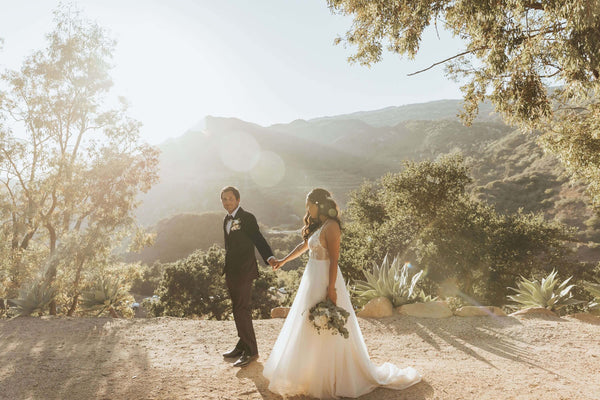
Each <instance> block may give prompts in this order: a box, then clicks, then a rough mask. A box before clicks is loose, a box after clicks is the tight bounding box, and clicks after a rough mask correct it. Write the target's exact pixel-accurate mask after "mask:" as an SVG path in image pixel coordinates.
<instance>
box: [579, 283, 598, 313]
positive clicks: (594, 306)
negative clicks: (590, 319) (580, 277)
mask: <svg viewBox="0 0 600 400" xmlns="http://www.w3.org/2000/svg"><path fill="white" fill-rule="evenodd" d="M583 287H584V289H585V290H587V291H588V292H589V293H590V294H591V295H592V296H594V301H592V302H590V303H589V304H588V308H589V309H590V310H591V311H594V312H600V284H598V283H592V282H583Z"/></svg>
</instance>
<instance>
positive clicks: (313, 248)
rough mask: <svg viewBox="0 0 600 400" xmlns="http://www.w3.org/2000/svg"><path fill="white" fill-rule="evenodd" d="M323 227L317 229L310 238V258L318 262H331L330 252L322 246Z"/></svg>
mask: <svg viewBox="0 0 600 400" xmlns="http://www.w3.org/2000/svg"><path fill="white" fill-rule="evenodd" d="M322 229H323V226H321V227H320V228H319V229H317V230H316V231H315V232H313V234H312V235H311V236H310V237H309V238H308V257H309V258H313V259H316V260H329V252H328V251H327V249H326V248H325V247H323V245H322V244H321V239H320V237H321V230H322Z"/></svg>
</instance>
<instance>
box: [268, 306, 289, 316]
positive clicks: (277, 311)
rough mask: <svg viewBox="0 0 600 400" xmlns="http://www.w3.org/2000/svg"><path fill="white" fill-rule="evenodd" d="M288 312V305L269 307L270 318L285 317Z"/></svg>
mask: <svg viewBox="0 0 600 400" xmlns="http://www.w3.org/2000/svg"><path fill="white" fill-rule="evenodd" d="M289 312H290V308H289V307H275V308H273V309H271V318H285V317H287V315H288V314H289Z"/></svg>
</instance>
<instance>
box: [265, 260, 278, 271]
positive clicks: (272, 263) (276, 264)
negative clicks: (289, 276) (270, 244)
mask: <svg viewBox="0 0 600 400" xmlns="http://www.w3.org/2000/svg"><path fill="white" fill-rule="evenodd" d="M267 261H268V263H269V265H270V266H271V268H273V271H275V270H276V269H277V268H278V263H277V260H276V259H275V257H271V258H269V259H268V260H267Z"/></svg>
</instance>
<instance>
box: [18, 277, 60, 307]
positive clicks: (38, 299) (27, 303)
mask: <svg viewBox="0 0 600 400" xmlns="http://www.w3.org/2000/svg"><path fill="white" fill-rule="evenodd" d="M55 296H56V289H54V288H53V287H52V285H50V284H48V283H47V282H46V281H45V280H44V279H42V278H39V279H37V280H35V281H33V282H32V283H30V284H29V285H26V286H25V287H23V288H21V289H20V290H19V297H18V298H16V299H13V300H11V301H12V303H13V304H14V305H15V307H14V313H15V316H28V315H31V314H35V313H42V312H43V310H44V308H46V307H48V305H49V304H50V302H51V301H52V300H53V299H54V297H55Z"/></svg>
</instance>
